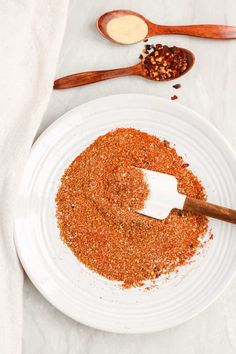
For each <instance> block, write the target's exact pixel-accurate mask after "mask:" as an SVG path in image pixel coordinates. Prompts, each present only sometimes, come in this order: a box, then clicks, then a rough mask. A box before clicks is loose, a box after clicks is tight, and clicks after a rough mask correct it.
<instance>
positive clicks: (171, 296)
mask: <svg viewBox="0 0 236 354" xmlns="http://www.w3.org/2000/svg"><path fill="white" fill-rule="evenodd" d="M116 127H134V128H138V129H140V130H143V131H146V132H148V133H150V134H154V135H157V136H160V137H163V138H166V139H167V140H169V141H171V142H172V143H175V144H176V148H177V151H178V152H179V153H180V154H181V155H182V156H184V157H185V159H186V160H187V161H188V162H189V163H190V167H191V169H192V170H193V172H195V173H196V174H197V175H198V176H199V177H200V179H201V180H202V182H203V184H204V186H205V187H206V190H207V194H208V197H209V200H211V201H212V202H217V203H219V204H222V205H225V206H228V207H236V204H235V201H236V189H235V181H236V169H235V166H236V163H235V162H236V157H235V155H234V153H233V151H232V150H231V148H230V147H229V145H228V144H227V142H226V141H225V139H224V138H223V137H222V135H221V134H220V133H219V132H218V131H217V130H216V129H215V128H214V127H213V126H212V125H211V124H209V123H208V122H207V121H206V120H204V119H203V118H201V117H200V116H199V115H198V114H196V113H194V112H193V111H191V110H189V109H187V108H185V107H183V106H181V105H178V104H176V103H174V102H171V101H167V100H163V99H160V98H157V97H154V96H146V95H133V94H130V95H116V96H109V97H104V98H101V99H97V100H95V101H91V102H88V103H86V104H84V105H81V106H79V107H77V108H75V109H73V110H72V111H70V112H68V113H66V114H65V115H64V116H63V117H62V118H60V119H59V120H57V121H56V122H55V123H54V124H52V125H51V126H50V127H49V128H48V129H47V130H46V131H45V132H44V133H43V134H42V135H41V136H40V138H39V139H38V140H37V142H36V143H35V144H34V146H33V149H32V152H31V155H30V158H29V161H28V163H27V166H26V169H25V173H24V177H23V181H22V184H21V188H20V192H19V199H18V207H17V212H16V222H15V242H16V246H17V251H18V254H19V257H20V259H21V262H22V264H23V267H24V268H25V270H26V272H27V274H28V276H29V277H30V279H31V280H32V282H33V283H34V284H35V286H36V287H37V288H38V289H39V291H40V292H41V293H42V294H43V295H44V296H45V297H46V298H47V299H48V301H50V302H51V303H52V304H53V305H54V306H55V307H57V308H58V309H59V310H61V311H62V312H64V313H65V314H67V315H68V316H70V317H72V318H73V319H75V320H77V321H79V322H82V323H84V324H86V325H89V326H92V327H96V328H99V329H103V330H107V331H112V332H120V333H144V332H152V331H158V330H162V329H165V328H169V327H172V326H175V325H177V324H180V323H182V322H184V321H186V320H188V319H190V318H191V317H193V316H195V315H196V314H198V313H199V312H200V311H202V310H203V309H205V308H206V307H207V306H208V305H209V304H210V303H212V301H213V300H215V299H216V297H217V296H218V295H219V294H220V293H221V291H222V290H223V289H224V288H225V286H226V285H227V284H228V283H229V281H230V279H231V278H232V276H233V274H234V271H235V268H236V227H235V226H234V225H231V224H227V223H223V222H218V221H211V227H212V228H213V231H214V234H215V238H214V240H213V241H212V242H211V243H210V246H209V249H208V251H207V252H206V253H205V255H204V254H202V255H200V256H199V257H198V258H197V260H196V262H194V263H193V265H192V266H191V267H187V268H186V269H184V270H183V271H182V272H180V274H179V275H178V276H177V277H176V278H175V279H173V280H169V281H165V282H161V283H160V285H159V289H155V290H152V291H149V292H148V291H143V290H142V289H131V290H123V289H121V288H120V287H119V285H118V284H117V283H116V282H112V281H109V280H107V279H105V278H103V277H101V276H99V275H97V274H96V273H94V272H92V271H90V270H89V269H87V268H86V267H85V266H84V265H83V264H81V263H79V262H78V261H77V259H76V258H75V257H74V256H73V255H72V253H71V251H70V250H69V249H68V248H67V247H66V246H65V245H64V244H63V242H62V241H61V240H60V237H59V232H58V229H57V227H56V220H55V203H54V198H55V193H56V191H57V188H58V185H59V182H60V177H61V175H62V174H63V171H64V169H65V168H66V167H67V166H68V165H69V164H70V163H71V162H72V160H73V159H74V158H75V157H76V156H77V155H78V154H80V152H81V151H82V150H84V149H85V147H86V146H88V145H89V144H90V143H92V141H93V140H94V139H96V138H97V137H98V136H99V135H101V134H104V133H106V132H108V131H109V130H111V129H114V128H116Z"/></svg>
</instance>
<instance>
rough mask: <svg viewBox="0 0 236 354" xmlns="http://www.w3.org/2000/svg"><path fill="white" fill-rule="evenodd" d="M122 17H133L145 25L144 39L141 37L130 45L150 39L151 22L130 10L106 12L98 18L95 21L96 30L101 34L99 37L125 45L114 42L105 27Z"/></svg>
mask: <svg viewBox="0 0 236 354" xmlns="http://www.w3.org/2000/svg"><path fill="white" fill-rule="evenodd" d="M124 16H135V17H137V18H139V19H141V21H143V22H144V23H145V24H146V35H144V37H142V38H140V39H139V40H137V41H135V42H132V43H136V42H139V41H141V40H143V39H146V38H148V37H150V33H149V32H150V24H151V22H150V21H149V20H147V19H146V18H145V17H144V16H142V15H140V14H139V13H137V12H135V11H131V10H115V11H109V12H106V13H105V14H103V15H102V16H100V17H99V18H98V20H97V28H98V30H99V32H100V33H101V35H102V36H103V37H105V38H106V39H109V40H110V41H112V42H114V43H119V44H125V43H122V42H119V41H117V40H115V39H114V38H112V37H111V36H110V35H109V33H108V32H107V26H108V23H109V22H110V21H111V20H114V19H118V18H119V17H124ZM130 44H131V43H130Z"/></svg>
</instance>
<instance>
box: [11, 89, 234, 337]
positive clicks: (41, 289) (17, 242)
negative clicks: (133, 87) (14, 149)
mask: <svg viewBox="0 0 236 354" xmlns="http://www.w3.org/2000/svg"><path fill="white" fill-rule="evenodd" d="M131 96H132V97H133V98H137V99H138V100H142V99H143V100H145V99H146V98H148V99H150V98H151V99H155V100H156V101H158V102H159V103H162V102H164V103H168V104H174V105H175V106H178V107H179V108H180V109H182V110H184V111H186V113H189V114H190V115H192V116H194V122H195V121H196V120H198V121H199V122H200V123H201V122H202V123H203V124H204V125H205V126H206V127H207V128H209V129H211V130H213V131H214V133H215V134H216V136H218V138H219V139H220V140H221V141H222V142H223V143H224V144H225V146H226V147H227V149H228V150H229V151H230V152H231V155H232V156H233V157H234V160H235V161H236V152H235V150H234V149H233V147H232V146H231V144H230V143H229V141H228V140H227V139H226V138H225V136H224V135H223V134H222V133H221V132H220V131H219V129H218V128H217V127H216V126H214V125H213V124H212V122H211V121H209V120H207V119H205V118H204V116H202V115H201V114H199V113H197V112H195V111H194V110H192V109H191V108H189V107H186V106H185V105H182V104H180V103H177V102H174V103H172V102H170V101H169V100H168V99H165V98H162V97H158V96H155V95H148V94H136V93H134V94H133V93H129V94H115V95H107V96H103V97H100V98H96V99H93V100H89V101H87V102H85V103H83V104H80V105H77V106H75V107H74V108H72V109H71V110H69V111H67V112H65V113H64V114H62V115H61V116H60V117H59V118H57V119H56V120H55V121H54V122H53V123H51V124H50V125H49V126H48V127H47V128H46V129H45V130H44V131H43V132H42V133H41V134H40V136H39V137H38V138H37V139H36V141H35V142H34V144H33V145H32V148H31V151H30V154H29V157H30V156H31V155H32V154H33V153H34V150H35V149H36V148H37V147H38V145H40V144H41V141H43V139H44V137H45V136H46V135H48V134H50V133H51V131H52V130H53V129H54V127H55V126H56V125H58V124H61V122H63V121H64V120H66V119H67V115H70V114H73V112H75V111H76V110H78V109H79V108H80V109H83V108H86V106H89V105H91V104H94V103H95V104H96V103H97V102H99V101H106V100H110V99H113V100H114V99H116V98H119V99H120V98H121V97H124V98H125V99H127V97H131ZM123 108H124V107H123ZM127 108H128V106H127ZM194 122H192V123H191V125H192V124H194ZM29 157H28V160H27V162H26V165H25V168H26V166H27V164H28V161H29ZM23 179H24V171H23V173H22V180H23ZM21 183H22V181H21ZM21 183H20V187H19V190H20V189H21ZM17 213H18V211H17V208H16V210H15V220H14V242H15V246H16V251H17V254H18V257H19V259H20V262H21V264H22V266H23V268H24V270H25V272H26V274H27V275H28V277H29V279H30V280H31V282H32V283H33V285H34V286H35V287H36V288H37V290H38V291H39V292H40V293H41V294H42V295H43V297H44V298H45V299H46V300H47V301H48V302H49V303H50V304H51V305H52V306H54V307H55V308H57V309H58V310H59V311H60V312H61V313H63V314H65V315H66V316H68V317H69V318H72V319H73V320H75V321H76V322H79V323H82V324H84V325H86V326H89V327H93V328H96V329H99V330H103V331H106V332H110V333H120V334H142V333H155V332H157V331H162V330H165V329H168V328H173V327H175V326H177V325H180V324H182V323H185V322H187V321H189V320H190V319H192V318H194V317H196V316H197V315H199V314H200V313H202V312H203V311H204V310H205V309H206V308H207V307H209V306H210V305H211V304H212V303H213V302H214V301H215V300H216V299H217V298H218V297H219V296H220V295H221V294H222V292H223V291H224V290H225V289H226V288H227V286H228V285H229V283H230V282H231V281H232V278H233V277H234V276H235V273H236V267H235V269H234V270H233V271H232V274H231V276H230V277H229V279H228V281H227V282H226V283H225V285H224V286H223V287H222V289H220V291H218V292H217V293H216V294H215V296H214V297H212V298H211V300H210V301H208V302H207V303H206V304H205V306H202V308H201V309H200V310H197V311H196V312H195V313H193V314H191V315H189V316H186V318H185V319H183V320H179V321H176V323H174V324H173V326H163V328H161V329H155V328H154V329H153V330H152V331H150V330H149V329H147V330H145V328H144V329H142V330H141V329H140V330H137V329H134V330H132V328H126V329H120V330H118V329H111V328H110V327H109V325H108V326H102V325H99V326H98V324H97V322H96V321H95V324H93V320H92V319H90V320H88V321H86V320H84V319H83V320H81V319H79V318H78V317H77V316H73V314H71V313H69V312H68V311H67V310H66V309H63V308H62V306H61V304H60V305H59V304H58V303H57V304H55V302H56V301H53V299H52V298H51V296H50V295H49V294H48V293H47V291H46V290H45V288H44V287H43V286H42V285H41V284H40V283H39V282H37V276H36V277H35V276H34V275H33V274H32V273H31V270H30V266H28V265H27V264H26V263H27V262H25V259H24V256H23V252H22V248H21V246H20V240H19V238H18V237H17V236H16V234H17V231H16V228H17Z"/></svg>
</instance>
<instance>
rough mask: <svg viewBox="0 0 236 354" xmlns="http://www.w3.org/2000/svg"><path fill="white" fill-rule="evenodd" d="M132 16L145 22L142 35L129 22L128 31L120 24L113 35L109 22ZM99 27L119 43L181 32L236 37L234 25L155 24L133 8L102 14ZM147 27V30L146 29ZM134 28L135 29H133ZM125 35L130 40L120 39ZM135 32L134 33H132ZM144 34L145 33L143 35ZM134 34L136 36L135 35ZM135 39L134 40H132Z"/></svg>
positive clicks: (109, 38)
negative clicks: (121, 35) (132, 9)
mask: <svg viewBox="0 0 236 354" xmlns="http://www.w3.org/2000/svg"><path fill="white" fill-rule="evenodd" d="M127 16H130V17H131V16H132V18H133V17H136V18H137V19H139V20H140V21H139V23H140V25H141V24H142V23H143V25H144V24H145V26H143V27H142V28H143V31H142V32H140V36H137V35H136V36H135V31H136V30H137V28H135V26H132V24H129V27H128V29H127V31H126V29H125V28H124V26H123V25H120V26H119V27H117V28H116V34H114V33H113V36H111V34H109V33H108V30H107V29H108V24H109V22H110V21H112V20H116V19H119V18H121V17H124V18H125V17H127ZM97 28H98V30H99V32H100V33H101V34H102V35H103V36H104V37H105V38H106V39H108V40H110V41H112V42H115V43H119V44H132V43H136V42H139V41H141V40H144V39H147V38H149V37H152V36H155V35H164V34H179V35H188V36H194V37H202V38H212V39H235V38H236V27H234V26H224V25H211V24H210V25H209V24H206V25H205V24H204V25H183V26H163V25H158V24H155V23H153V22H151V21H149V20H148V19H147V18H145V17H144V16H143V15H141V14H139V13H137V12H135V11H131V10H114V11H110V12H106V13H105V14H103V15H102V16H100V17H99V18H98V20H97ZM145 28H146V30H145ZM132 30H133V31H132ZM119 32H121V33H123V35H125V34H127V38H128V36H130V40H120V33H119ZM132 33H133V34H132ZM142 34H143V35H142ZM133 36H134V37H133ZM132 39H133V40H132Z"/></svg>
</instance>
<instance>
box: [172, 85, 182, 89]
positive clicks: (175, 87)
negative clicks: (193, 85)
mask: <svg viewBox="0 0 236 354" xmlns="http://www.w3.org/2000/svg"><path fill="white" fill-rule="evenodd" d="M172 87H173V88H174V89H176V90H177V89H179V88H180V87H181V84H175V85H173V86H172Z"/></svg>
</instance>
